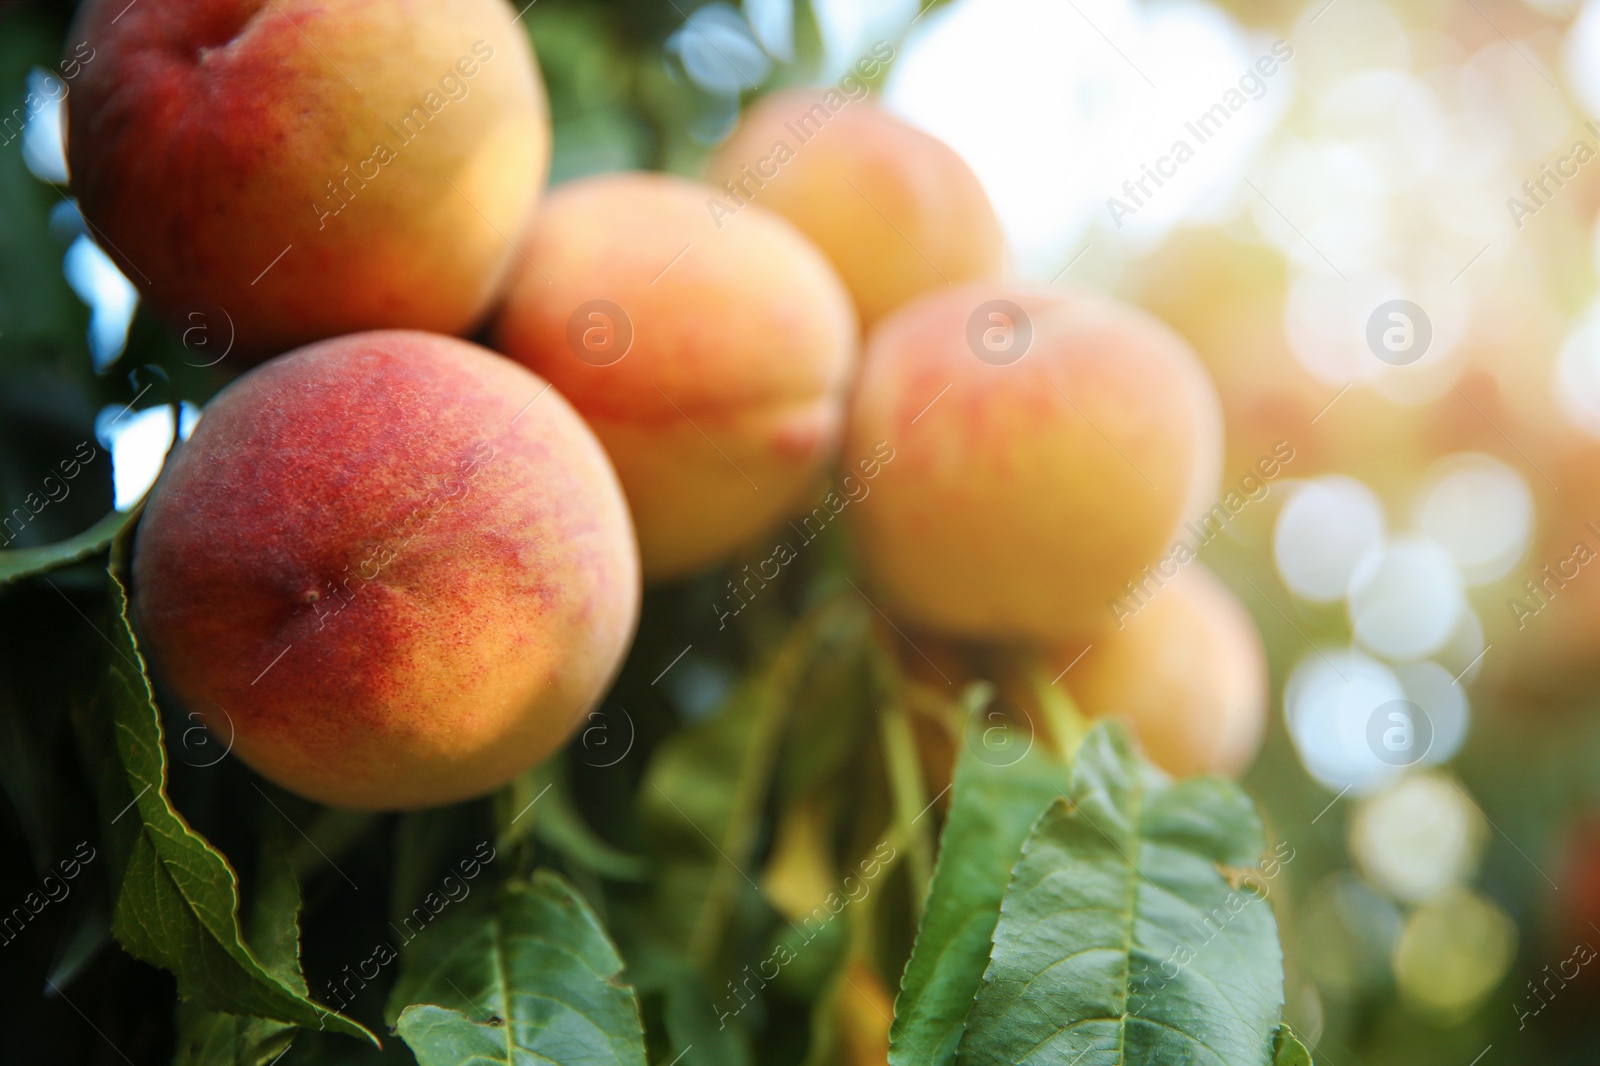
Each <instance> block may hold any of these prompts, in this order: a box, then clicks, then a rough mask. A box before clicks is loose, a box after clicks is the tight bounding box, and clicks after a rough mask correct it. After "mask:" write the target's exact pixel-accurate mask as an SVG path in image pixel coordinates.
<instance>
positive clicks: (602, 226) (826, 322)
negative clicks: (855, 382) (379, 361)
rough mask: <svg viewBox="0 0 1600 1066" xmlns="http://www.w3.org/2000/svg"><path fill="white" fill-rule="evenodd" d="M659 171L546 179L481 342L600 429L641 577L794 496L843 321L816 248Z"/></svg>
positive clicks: (802, 491)
mask: <svg viewBox="0 0 1600 1066" xmlns="http://www.w3.org/2000/svg"><path fill="white" fill-rule="evenodd" d="M710 196H711V191H710V190H709V189H707V188H705V187H704V186H702V185H699V184H697V183H694V182H689V181H684V180H682V179H679V178H672V177H667V176H665V175H659V174H610V175H604V176H601V177H595V178H587V179H584V180H581V181H575V182H572V183H570V184H567V185H563V186H561V187H559V188H557V189H556V190H554V191H553V192H552V193H551V195H550V197H549V200H548V202H547V203H546V204H545V206H544V208H543V209H542V210H541V211H540V212H539V215H538V217H537V218H536V219H535V222H534V226H533V229H532V231H531V233H530V235H529V239H528V241H527V243H526V246H525V249H524V252H525V256H526V259H527V264H526V266H525V267H524V268H523V269H522V270H521V272H520V273H519V275H518V277H517V279H516V281H515V282H514V283H513V286H512V291H511V295H510V297H509V298H508V300H507V303H506V307H505V310H504V312H503V313H502V315H501V318H500V320H499V323H498V324H497V327H496V334H495V336H496V341H495V343H496V346H497V347H498V348H500V350H501V351H503V352H505V353H506V354H508V355H510V356H511V357H512V358H514V359H517V360H519V361H521V362H522V363H524V364H526V365H527V366H529V367H530V368H532V369H533V370H535V371H536V372H538V373H540V374H542V375H544V376H545V377H547V378H549V379H550V380H551V381H552V382H554V383H555V386H556V388H558V389H560V390H561V391H562V393H563V394H564V395H565V396H566V397H567V398H568V399H570V400H571V401H572V404H573V406H574V407H576V408H577V409H578V410H579V411H580V412H582V413H583V416H584V417H585V418H587V419H588V420H589V424H590V425H591V426H592V427H593V428H594V431H595V433H596V434H597V435H598V436H599V437H600V439H601V441H603V442H604V443H605V446H606V450H607V451H608V452H609V453H610V455H611V459H612V462H614V463H615V464H616V467H617V473H618V475H619V476H620V477H621V479H622V486H623V489H624V490H625V491H626V492H627V495H628V503H629V505H630V506H631V507H632V509H633V517H634V523H635V525H636V526H637V527H638V530H639V548H640V553H641V556H642V558H643V561H644V573H645V577H646V578H647V579H658V578H669V577H677V576H681V575H684V574H688V573H692V572H693V571H695V570H698V569H701V568H703V567H705V566H707V565H710V564H712V563H715V562H717V561H719V560H720V559H723V558H725V557H726V556H728V555H729V554H731V553H732V552H733V551H734V550H735V549H736V548H738V547H739V546H740V545H742V544H744V543H745V542H747V541H749V540H750V539H751V538H752V537H754V536H756V535H757V534H759V533H761V532H763V531H764V530H766V529H767V528H769V527H770V526H772V525H774V524H776V523H778V522H780V521H782V520H783V519H785V518H787V517H788V516H789V515H791V514H793V513H794V512H795V511H797V510H798V509H799V508H800V506H801V504H802V503H803V502H804V501H805V500H806V499H807V498H808V496H809V494H810V493H811V492H813V491H814V490H815V488H816V487H817V484H818V481H819V476H820V474H821V472H822V469H823V467H824V466H825V465H826V463H827V461H828V460H829V459H830V458H831V456H832V455H833V453H834V451H835V449H836V448H837V445H838V437H839V433H840V428H841V425H842V422H843V392H844V390H845V387H846V384H847V382H848V380H849V376H850V373H851V370H852V368H853V366H854V363H855V349H856V319H855V313H854V311H853V310H852V308H851V306H850V300H849V297H848V296H847V295H846V294H845V291H844V287H843V286H842V285H841V284H840V282H839V279H838V277H837V276H836V275H835V274H834V272H833V270H832V268H831V267H829V266H828V263H827V261H826V260H825V259H824V258H823V257H822V255H821V253H819V252H818V251H817V250H816V249H815V248H814V247H812V246H811V244H810V243H808V242H807V241H806V240H805V239H804V238H803V237H801V236H800V234H799V233H797V232H796V231H795V230H794V228H793V227H792V226H790V225H789V224H788V223H787V222H784V221H783V220H782V219H780V218H778V217H777V216H776V215H773V214H770V213H768V212H766V211H763V210H761V209H759V208H751V209H750V210H748V211H745V212H741V213H740V215H739V217H738V218H737V219H733V220H730V221H729V222H728V223H727V224H726V225H725V226H724V227H723V228H722V229H720V230H719V229H718V228H717V227H716V226H715V225H714V224H713V223H712V221H711V219H710V217H709V216H708V215H707V213H706V207H705V204H706V200H707V198H708V197H710Z"/></svg>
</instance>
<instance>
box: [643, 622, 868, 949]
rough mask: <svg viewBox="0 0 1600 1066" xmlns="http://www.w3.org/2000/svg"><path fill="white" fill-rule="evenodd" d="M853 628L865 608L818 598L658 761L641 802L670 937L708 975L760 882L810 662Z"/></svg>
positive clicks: (667, 743) (661, 752)
mask: <svg viewBox="0 0 1600 1066" xmlns="http://www.w3.org/2000/svg"><path fill="white" fill-rule="evenodd" d="M850 632H859V609H858V608H856V607H855V606H854V605H853V604H850V603H848V601H842V600H841V599H839V598H837V597H835V598H833V599H828V600H824V601H823V602H821V603H819V604H818V605H817V606H815V607H813V608H812V609H811V610H810V611H809V612H808V613H807V614H806V615H805V616H804V617H802V619H801V620H800V621H799V622H797V623H796V624H795V626H794V627H793V628H792V629H791V630H790V631H789V634H788V636H787V637H786V638H785V640H784V641H783V643H782V645H781V646H780V647H779V648H778V649H777V651H776V652H775V653H774V654H773V656H772V658H771V660H770V661H769V662H768V663H766V664H765V665H763V666H762V667H761V668H759V669H757V670H754V671H752V672H751V674H750V675H749V676H748V677H747V678H746V679H745V681H744V682H743V683H742V684H741V685H740V686H739V687H738V688H736V689H735V690H734V691H733V692H732V693H731V694H730V695H729V696H728V699H727V701H726V703H725V704H724V706H723V707H722V708H721V709H719V710H718V711H717V713H716V714H715V715H714V716H712V717H711V718H710V719H709V720H707V721H705V722H703V723H700V724H699V725H696V726H694V727H693V728H689V729H685V730H683V731H682V732H679V733H677V734H676V735H674V736H672V737H671V738H669V739H668V740H667V741H665V742H664V743H663V744H662V745H661V747H660V748H659V749H658V750H657V752H656V754H655V755H654V757H653V758H652V759H651V761H650V767H649V769H648V770H647V771H646V773H645V781H644V786H643V787H642V788H641V789H640V790H639V803H640V813H641V817H642V819H643V821H644V823H645V825H646V826H647V828H648V830H649V832H650V839H651V845H652V848H653V850H654V853H655V858H656V862H655V865H654V869H655V871H656V889H657V897H658V899H659V900H660V901H661V907H660V908H659V913H660V914H661V916H662V922H663V925H664V926H667V927H668V928H666V929H665V932H666V934H667V935H668V937H669V939H671V940H673V941H681V942H683V943H685V944H686V950H687V952H688V954H689V955H690V956H691V957H692V958H693V959H695V960H696V962H698V963H699V964H700V965H701V966H702V967H703V968H704V969H705V970H706V971H707V972H711V971H712V969H713V967H714V965H715V962H716V959H717V957H718V954H719V952H720V950H721V946H722V943H723V940H724V937H725V935H726V933H727V927H728V925H729V922H730V920H731V919H732V918H733V917H734V915H735V912H736V911H737V910H738V906H739V904H740V902H741V901H742V900H744V899H745V898H746V897H745V896H744V892H745V889H746V887H748V886H750V885H751V882H752V880H753V879H752V878H751V877H750V876H749V874H747V873H746V872H745V871H746V870H748V869H749V868H750V864H751V856H752V852H753V850H754V848H755V845H756V843H757V838H758V836H759V833H760V830H761V826H762V817H763V814H764V812H765V809H766V804H767V799H768V796H769V794H770V793H771V791H772V788H773V777H774V773H775V770H776V767H777V765H778V757H779V752H780V749H781V746H782V742H783V739H784V736H785V732H786V729H787V727H788V723H789V720H790V718H791V717H792V715H793V713H794V711H795V709H796V706H797V703H798V699H799V696H800V693H801V691H802V689H803V687H804V685H805V681H806V678H807V676H808V668H809V666H810V665H811V664H812V663H813V662H814V661H815V660H816V659H817V657H818V655H819V653H820V651H821V650H822V649H823V648H826V647H828V646H829V645H830V644H832V643H833V642H834V641H836V640H838V639H839V638H840V636H841V635H842V634H846V633H850ZM751 891H752V893H753V892H754V890H753V889H752V890H751ZM685 924H687V925H688V928H687V929H685V928H682V926H684V925H685Z"/></svg>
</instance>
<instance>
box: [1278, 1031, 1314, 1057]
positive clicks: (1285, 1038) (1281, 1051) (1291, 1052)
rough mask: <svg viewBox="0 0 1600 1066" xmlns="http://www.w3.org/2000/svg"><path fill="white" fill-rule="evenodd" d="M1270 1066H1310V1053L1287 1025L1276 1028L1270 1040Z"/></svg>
mask: <svg viewBox="0 0 1600 1066" xmlns="http://www.w3.org/2000/svg"><path fill="white" fill-rule="evenodd" d="M1272 1066H1312V1063H1311V1052H1309V1051H1307V1050H1306V1046H1305V1045H1304V1044H1302V1043H1300V1038H1299V1037H1297V1036H1295V1035H1294V1030H1293V1029H1290V1028H1289V1027H1288V1026H1287V1025H1280V1026H1278V1035H1277V1036H1275V1037H1273V1038H1272Z"/></svg>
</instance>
